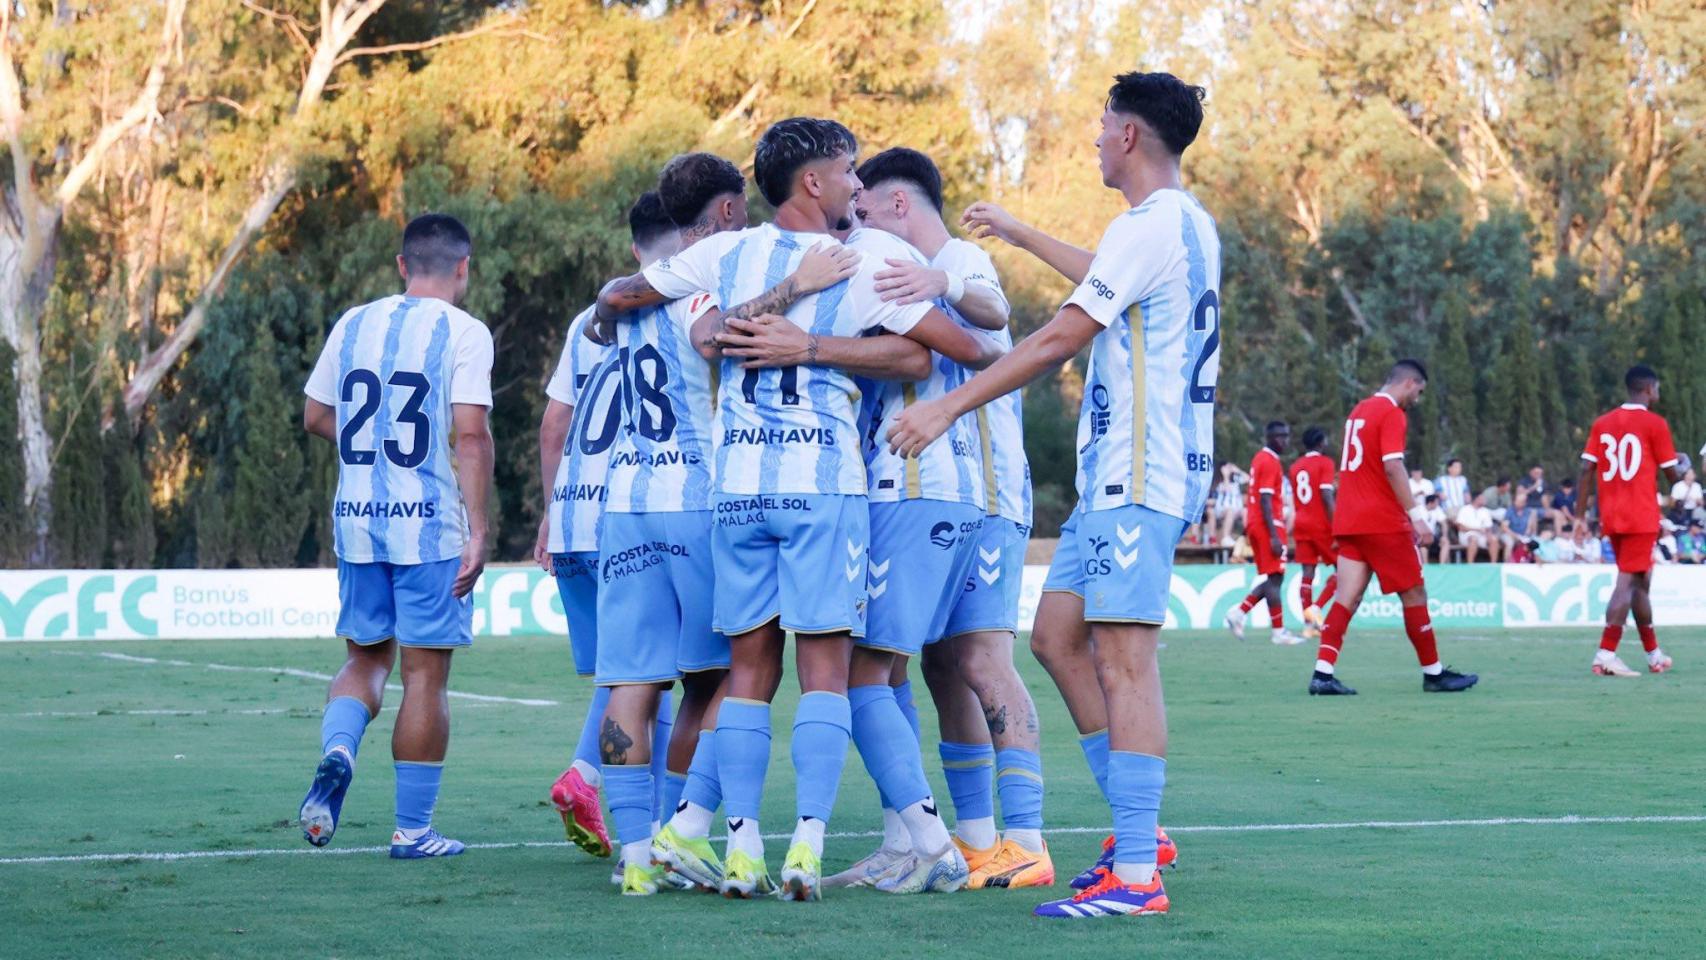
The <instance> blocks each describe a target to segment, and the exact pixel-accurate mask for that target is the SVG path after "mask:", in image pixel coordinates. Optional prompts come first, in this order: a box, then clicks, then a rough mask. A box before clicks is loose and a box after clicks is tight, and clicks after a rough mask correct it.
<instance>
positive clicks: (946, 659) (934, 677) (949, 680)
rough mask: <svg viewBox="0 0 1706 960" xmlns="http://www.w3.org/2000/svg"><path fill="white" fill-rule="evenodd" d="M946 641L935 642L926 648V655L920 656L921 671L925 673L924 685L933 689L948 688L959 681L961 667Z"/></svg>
mask: <svg viewBox="0 0 1706 960" xmlns="http://www.w3.org/2000/svg"><path fill="white" fill-rule="evenodd" d="M948 646H949V645H948V644H947V643H946V642H942V643H933V644H931V645H930V646H928V647H925V648H924V655H923V656H922V657H920V658H919V660H920V666H919V669H920V672H922V673H923V674H924V685H925V686H927V687H929V688H930V689H931V690H932V691H936V690H943V689H946V688H947V687H948V686H949V685H950V684H953V683H956V682H958V681H959V668H958V667H957V666H956V665H955V663H954V658H953V657H952V656H950V655H949V652H948V650H947V649H946V648H947V647H948Z"/></svg>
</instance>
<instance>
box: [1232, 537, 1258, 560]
mask: <svg viewBox="0 0 1706 960" xmlns="http://www.w3.org/2000/svg"><path fill="white" fill-rule="evenodd" d="M1255 557H1256V552H1255V551H1254V550H1253V549H1251V547H1250V538H1249V537H1248V536H1246V535H1244V534H1239V535H1238V539H1237V540H1235V541H1233V543H1232V562H1233V563H1249V562H1250V561H1251V560H1253V559H1255Z"/></svg>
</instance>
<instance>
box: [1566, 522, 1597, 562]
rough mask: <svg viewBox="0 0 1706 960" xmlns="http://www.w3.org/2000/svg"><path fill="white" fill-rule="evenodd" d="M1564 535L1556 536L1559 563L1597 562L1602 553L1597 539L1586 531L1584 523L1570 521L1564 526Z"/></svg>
mask: <svg viewBox="0 0 1706 960" xmlns="http://www.w3.org/2000/svg"><path fill="white" fill-rule="evenodd" d="M1565 533H1567V534H1568V536H1566V537H1559V538H1558V562H1559V563H1599V562H1601V558H1602V556H1603V554H1602V553H1601V552H1600V549H1599V540H1598V538H1596V537H1594V536H1593V535H1591V534H1590V533H1588V525H1587V524H1585V523H1572V524H1569V525H1568V526H1567V527H1566V528H1565Z"/></svg>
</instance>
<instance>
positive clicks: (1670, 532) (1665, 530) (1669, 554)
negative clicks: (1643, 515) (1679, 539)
mask: <svg viewBox="0 0 1706 960" xmlns="http://www.w3.org/2000/svg"><path fill="white" fill-rule="evenodd" d="M1676 535H1677V526H1676V524H1674V523H1671V522H1670V521H1669V520H1661V521H1659V540H1658V542H1657V543H1655V544H1653V562H1654V563H1675V562H1676ZM1607 539H1608V541H1609V538H1607Z"/></svg>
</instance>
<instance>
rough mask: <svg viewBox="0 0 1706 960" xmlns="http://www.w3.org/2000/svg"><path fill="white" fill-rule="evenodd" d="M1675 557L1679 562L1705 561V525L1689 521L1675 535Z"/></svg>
mask: <svg viewBox="0 0 1706 960" xmlns="http://www.w3.org/2000/svg"><path fill="white" fill-rule="evenodd" d="M1676 559H1677V562H1679V563H1706V525H1702V524H1699V523H1691V524H1689V525H1688V529H1687V530H1685V531H1683V532H1681V533H1679V534H1677V535H1676Z"/></svg>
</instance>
